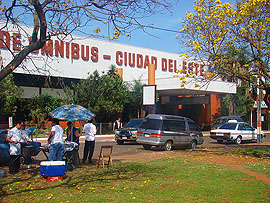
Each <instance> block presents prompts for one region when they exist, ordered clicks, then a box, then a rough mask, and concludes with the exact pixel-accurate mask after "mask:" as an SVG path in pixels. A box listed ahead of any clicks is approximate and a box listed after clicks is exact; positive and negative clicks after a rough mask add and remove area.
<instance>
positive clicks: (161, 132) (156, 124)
mask: <svg viewBox="0 0 270 203" xmlns="http://www.w3.org/2000/svg"><path fill="white" fill-rule="evenodd" d="M137 143H139V144H143V148H144V149H150V148H151V147H152V146H161V147H162V148H163V150H165V151H169V150H171V149H172V147H173V146H185V147H188V148H192V149H195V148H196V147H197V145H200V144H202V143H203V134H202V133H201V131H200V129H199V128H198V127H197V125H196V124H195V122H194V121H193V120H191V119H189V118H186V117H182V116H172V115H162V114H149V115H148V116H146V117H145V119H144V120H143V122H142V123H141V125H140V126H139V128H138V133H137Z"/></svg>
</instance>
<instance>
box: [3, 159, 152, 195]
mask: <svg viewBox="0 0 270 203" xmlns="http://www.w3.org/2000/svg"><path fill="white" fill-rule="evenodd" d="M156 169H157V167H151V166H149V165H147V164H146V165H145V164H140V163H125V164H123V163H117V164H115V165H114V168H104V169H103V168H96V166H95V165H88V166H82V167H79V168H77V169H75V170H74V171H70V172H67V173H66V175H65V176H64V177H63V180H62V181H53V182H52V181H46V180H45V181H44V180H41V176H40V175H39V168H36V169H32V170H29V169H28V170H27V171H24V172H20V173H19V174H16V175H14V176H13V177H6V178H5V179H2V180H1V184H0V199H1V200H3V199H4V198H5V197H9V196H12V195H20V194H24V193H28V192H36V191H47V190H49V189H56V188H61V190H65V189H75V188H76V187H77V186H80V185H82V184H93V183H112V182H118V181H126V180H130V179H133V178H135V177H138V176H142V177H143V176H144V174H145V173H146V172H147V171H152V170H156ZM37 176H40V180H39V177H37ZM35 181H36V185H35V186H31V184H32V185H33V182H35ZM15 185H16V186H15ZM18 185H21V187H19V186H18ZM7 187H8V188H12V190H8V188H7Z"/></svg>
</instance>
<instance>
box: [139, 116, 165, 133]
mask: <svg viewBox="0 0 270 203" xmlns="http://www.w3.org/2000/svg"><path fill="white" fill-rule="evenodd" d="M161 122H162V121H161V120H158V119H148V118H146V119H144V120H143V122H142V124H141V125H140V127H139V128H143V129H150V130H160V128H161Z"/></svg>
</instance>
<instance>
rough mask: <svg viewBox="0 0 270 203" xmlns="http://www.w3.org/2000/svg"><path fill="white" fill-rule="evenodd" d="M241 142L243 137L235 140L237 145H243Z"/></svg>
mask: <svg viewBox="0 0 270 203" xmlns="http://www.w3.org/2000/svg"><path fill="white" fill-rule="evenodd" d="M241 142H242V137H241V136H238V137H237V138H236V140H235V143H236V144H241Z"/></svg>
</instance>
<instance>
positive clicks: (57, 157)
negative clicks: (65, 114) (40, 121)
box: [48, 118, 64, 161]
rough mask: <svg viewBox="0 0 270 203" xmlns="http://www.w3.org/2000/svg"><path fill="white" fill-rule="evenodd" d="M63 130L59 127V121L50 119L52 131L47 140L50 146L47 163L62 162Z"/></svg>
mask: <svg viewBox="0 0 270 203" xmlns="http://www.w3.org/2000/svg"><path fill="white" fill-rule="evenodd" d="M63 132H64V131H63V129H62V128H61V126H60V125H59V120H58V119H56V118H53V119H52V129H51V132H50V136H49V138H48V143H49V144H51V146H50V150H49V157H48V160H49V161H62V159H63V152H64V142H63Z"/></svg>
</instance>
